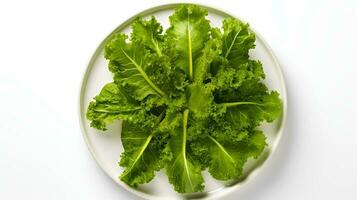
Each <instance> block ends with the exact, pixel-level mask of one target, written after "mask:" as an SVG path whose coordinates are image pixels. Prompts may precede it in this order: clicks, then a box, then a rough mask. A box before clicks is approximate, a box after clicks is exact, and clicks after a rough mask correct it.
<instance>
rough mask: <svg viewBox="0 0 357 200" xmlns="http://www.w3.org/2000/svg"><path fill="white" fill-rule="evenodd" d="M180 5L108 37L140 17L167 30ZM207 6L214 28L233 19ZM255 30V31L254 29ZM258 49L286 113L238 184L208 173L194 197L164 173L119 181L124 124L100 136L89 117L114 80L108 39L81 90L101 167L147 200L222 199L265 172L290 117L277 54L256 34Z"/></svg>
mask: <svg viewBox="0 0 357 200" xmlns="http://www.w3.org/2000/svg"><path fill="white" fill-rule="evenodd" d="M178 5H179V4H169V5H163V6H158V7H154V8H151V9H149V10H145V11H143V12H141V13H139V14H138V15H136V16H133V17H132V18H130V19H128V20H127V21H125V22H124V23H122V24H121V25H119V27H118V28H116V29H115V30H114V31H113V32H112V33H111V34H110V35H109V36H108V37H110V36H111V35H112V34H113V33H117V32H125V33H129V32H130V24H131V22H132V21H133V20H134V19H135V18H136V17H137V16H141V17H149V16H152V15H154V16H156V18H157V19H158V20H159V21H160V22H161V24H162V25H163V27H164V28H167V27H168V25H169V24H168V23H169V22H168V16H169V15H171V14H172V12H173V9H174V8H175V7H177V6H178ZM203 7H205V8H206V9H207V10H208V12H209V15H208V19H209V20H210V21H211V26H215V27H221V22H222V20H223V19H224V18H225V17H228V16H232V15H229V14H227V13H225V12H222V11H219V10H216V9H213V8H209V7H206V6H203ZM253 31H254V30H253ZM254 32H255V34H256V48H255V49H254V50H252V51H251V53H250V55H251V57H252V58H253V59H259V60H260V61H261V62H262V63H263V67H264V71H265V73H266V77H267V78H266V79H265V83H266V84H267V85H268V87H269V89H273V90H277V91H278V92H279V93H280V95H281V96H280V97H281V99H282V101H283V114H282V116H281V117H280V119H278V120H276V121H275V122H274V123H272V124H264V125H263V126H262V127H261V128H262V130H264V133H265V135H266V136H267V139H268V140H267V142H268V144H269V146H268V147H267V148H266V149H265V151H264V152H263V154H262V156H260V158H258V159H257V160H254V159H251V160H249V162H248V163H247V164H246V166H245V168H244V174H243V177H242V179H241V180H238V181H234V182H222V181H216V180H214V179H213V178H211V177H210V176H209V174H208V173H207V172H204V173H203V175H204V178H205V185H206V187H205V191H204V192H201V193H195V194H190V195H181V194H177V193H176V192H175V191H174V190H173V187H172V186H171V185H170V184H169V182H168V180H167V177H166V175H165V174H164V173H163V172H162V171H161V172H158V173H157V175H156V177H155V178H154V180H153V181H151V182H150V183H148V184H145V185H142V186H140V187H139V188H137V189H134V188H131V187H128V186H127V185H126V184H125V183H123V182H121V181H120V180H119V179H118V176H119V174H121V172H122V170H123V169H122V168H120V167H118V160H119V158H120V153H121V152H122V151H123V147H122V144H121V141H120V133H121V122H120V121H117V122H115V123H114V124H112V125H110V126H109V127H108V130H107V131H106V133H105V134H100V131H98V130H96V129H93V128H91V127H90V126H89V123H88V121H87V120H86V117H85V114H86V109H87V106H88V104H89V102H90V101H91V100H92V98H93V97H94V96H95V95H96V94H98V92H99V91H100V89H101V88H102V87H103V86H104V84H106V83H108V82H111V81H112V74H111V73H110V72H109V71H108V68H107V61H106V60H105V59H104V57H103V47H104V45H105V43H106V40H107V39H108V37H107V38H106V39H105V40H104V41H103V42H102V43H101V44H100V45H99V47H98V48H97V50H96V51H95V53H94V55H93V56H92V58H91V60H90V62H89V65H88V68H87V70H86V72H85V74H84V77H83V81H82V86H81V91H80V123H81V127H82V133H83V137H84V140H85V142H86V143H87V146H88V148H89V150H90V152H91V153H92V155H93V157H94V158H95V160H96V161H97V163H98V164H99V165H100V167H101V168H102V169H103V170H104V171H105V172H106V173H107V174H108V176H110V177H111V178H112V179H113V180H114V181H115V182H117V183H118V184H119V185H120V186H121V187H124V188H125V189H127V190H128V191H129V192H132V193H134V194H136V195H138V196H140V197H143V198H146V199H151V200H153V199H162V200H164V199H165V200H168V199H182V198H185V199H186V198H187V199H189V198H203V199H212V198H217V197H218V196H220V197H221V196H224V195H225V194H227V193H228V192H231V191H235V190H237V189H239V188H240V187H241V186H242V185H243V184H246V183H247V182H248V181H249V180H251V179H252V177H254V175H255V174H257V172H258V171H261V169H262V168H261V167H262V166H263V164H264V163H265V162H266V161H267V158H269V157H270V156H271V155H272V153H273V152H274V151H275V149H276V147H277V145H278V143H279V138H280V136H281V134H282V131H283V127H284V122H285V116H286V105H287V104H286V103H287V98H286V90H285V83H284V78H283V75H282V72H281V69H280V66H279V63H278V62H277V60H276V58H275V56H274V54H273V52H272V51H271V49H270V48H269V46H268V45H267V44H266V42H265V41H264V40H263V38H262V37H261V36H260V35H259V34H258V33H257V32H256V31H254Z"/></svg>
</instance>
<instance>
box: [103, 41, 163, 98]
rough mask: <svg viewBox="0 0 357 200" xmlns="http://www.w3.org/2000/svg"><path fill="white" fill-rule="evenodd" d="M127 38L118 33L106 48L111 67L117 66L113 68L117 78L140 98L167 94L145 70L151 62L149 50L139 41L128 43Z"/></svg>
mask: <svg viewBox="0 0 357 200" xmlns="http://www.w3.org/2000/svg"><path fill="white" fill-rule="evenodd" d="M126 38H127V36H126V35H123V34H117V35H116V36H115V37H114V38H113V39H111V40H110V42H109V43H108V44H107V45H106V48H105V56H106V58H107V59H108V60H110V61H111V68H115V69H113V70H112V71H114V72H116V73H115V76H116V78H115V79H116V80H117V81H119V82H120V83H121V84H122V85H128V86H129V87H131V88H132V92H133V93H134V97H135V98H136V99H138V100H143V99H144V98H145V97H147V96H149V95H159V96H161V97H164V96H166V94H165V92H163V91H162V90H161V89H160V88H158V86H157V85H156V84H155V83H153V82H152V80H151V78H150V77H149V76H148V74H147V72H146V71H145V70H146V68H147V67H148V65H149V64H150V63H149V62H150V61H149V56H150V54H149V52H148V51H147V50H145V48H143V46H142V45H140V44H138V43H134V42H131V43H126V41H125V40H126Z"/></svg>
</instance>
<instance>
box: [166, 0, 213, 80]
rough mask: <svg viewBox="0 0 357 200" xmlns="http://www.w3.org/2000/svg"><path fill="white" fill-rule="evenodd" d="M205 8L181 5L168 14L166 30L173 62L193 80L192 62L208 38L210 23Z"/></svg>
mask: <svg viewBox="0 0 357 200" xmlns="http://www.w3.org/2000/svg"><path fill="white" fill-rule="evenodd" d="M206 15H207V10H205V9H203V8H201V7H199V6H196V5H183V6H180V7H178V8H177V9H176V10H175V13H174V14H173V15H171V16H170V24H171V27H170V28H169V29H168V30H167V31H166V37H167V39H166V40H167V43H168V46H169V47H170V51H173V52H174V55H175V56H176V59H175V60H174V63H175V64H176V65H177V66H178V67H180V68H181V69H182V70H183V71H184V72H186V74H187V75H188V77H189V79H190V80H193V72H194V63H195V61H196V59H197V58H198V57H199V55H200V54H201V51H202V49H203V48H204V44H205V42H206V41H207V40H208V39H209V31H210V25H209V21H208V20H207V19H206V18H205V16H206Z"/></svg>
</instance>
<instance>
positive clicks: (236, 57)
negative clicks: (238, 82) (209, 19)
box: [222, 18, 255, 67]
mask: <svg viewBox="0 0 357 200" xmlns="http://www.w3.org/2000/svg"><path fill="white" fill-rule="evenodd" d="M223 30H224V33H223V36H222V38H223V49H222V55H223V57H224V58H226V59H228V61H229V64H230V65H231V66H235V67H239V65H240V64H243V63H245V62H246V61H247V60H248V59H249V55H248V52H249V49H252V48H254V47H255V44H254V42H255V35H254V33H253V32H251V31H250V30H249V25H248V24H244V23H243V22H241V21H240V20H238V19H234V18H226V19H225V20H224V21H223Z"/></svg>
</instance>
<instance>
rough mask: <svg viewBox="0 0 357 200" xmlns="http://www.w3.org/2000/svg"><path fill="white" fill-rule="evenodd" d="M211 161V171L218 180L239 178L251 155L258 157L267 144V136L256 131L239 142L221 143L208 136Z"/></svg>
mask: <svg viewBox="0 0 357 200" xmlns="http://www.w3.org/2000/svg"><path fill="white" fill-rule="evenodd" d="M208 137H209V140H210V142H211V143H209V152H210V157H211V163H210V166H209V170H208V171H209V173H210V174H211V175H212V176H213V177H214V178H215V179H218V180H230V179H238V178H239V177H240V176H241V174H242V171H243V166H244V164H245V162H246V161H247V159H248V158H249V157H257V156H258V155H260V153H261V152H262V151H263V150H264V147H265V146H266V142H265V139H266V138H265V136H264V135H263V134H262V133H261V132H259V131H254V132H253V134H252V135H251V136H249V138H247V139H246V140H244V141H241V142H239V143H237V144H234V143H229V142H226V143H221V142H219V141H218V140H216V139H215V138H213V137H212V136H208Z"/></svg>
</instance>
